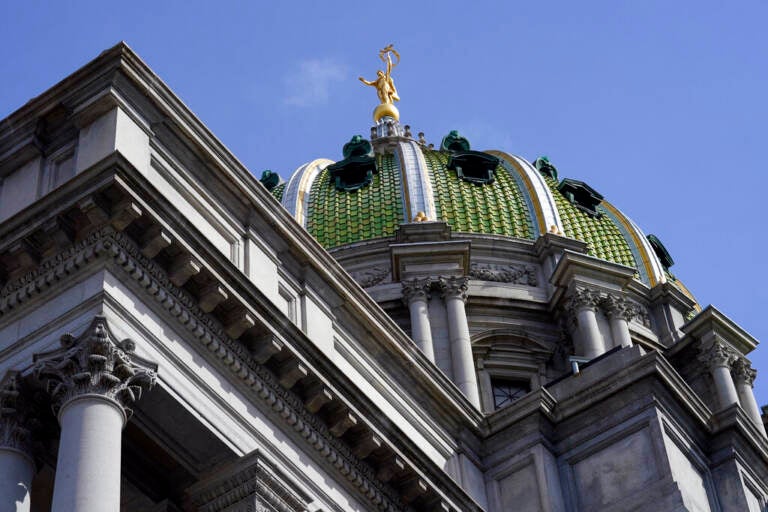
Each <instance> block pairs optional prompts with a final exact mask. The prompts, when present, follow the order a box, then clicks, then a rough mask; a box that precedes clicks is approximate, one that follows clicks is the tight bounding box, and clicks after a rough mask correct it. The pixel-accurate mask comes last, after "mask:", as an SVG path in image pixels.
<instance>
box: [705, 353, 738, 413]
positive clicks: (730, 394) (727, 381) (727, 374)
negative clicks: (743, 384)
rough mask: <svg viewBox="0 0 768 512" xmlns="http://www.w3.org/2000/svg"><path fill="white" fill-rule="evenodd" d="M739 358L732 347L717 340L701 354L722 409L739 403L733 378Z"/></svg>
mask: <svg viewBox="0 0 768 512" xmlns="http://www.w3.org/2000/svg"><path fill="white" fill-rule="evenodd" d="M737 358H738V354H736V352H735V351H734V350H733V349H732V348H731V347H730V346H728V345H727V344H726V343H724V342H722V341H720V340H717V339H716V340H714V341H712V343H711V344H709V346H707V347H705V348H702V349H701V352H700V353H699V360H700V361H701V362H702V363H704V364H705V365H706V367H707V369H708V370H709V372H710V374H711V375H712V380H713V381H714V384H715V391H716V393H717V400H718V405H719V408H720V409H725V408H726V407H729V406H731V405H733V404H736V403H739V398H738V394H737V392H736V387H735V386H734V384H733V379H732V378H731V366H732V364H733V363H734V361H736V359H737Z"/></svg>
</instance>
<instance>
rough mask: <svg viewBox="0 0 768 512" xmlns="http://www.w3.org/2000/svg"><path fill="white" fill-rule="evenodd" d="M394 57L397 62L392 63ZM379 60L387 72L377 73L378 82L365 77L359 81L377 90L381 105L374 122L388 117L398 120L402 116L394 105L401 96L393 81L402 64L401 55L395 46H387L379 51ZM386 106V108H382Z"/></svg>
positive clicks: (375, 113)
mask: <svg viewBox="0 0 768 512" xmlns="http://www.w3.org/2000/svg"><path fill="white" fill-rule="evenodd" d="M392 55H394V56H395V58H396V59H397V60H395V61H394V62H393V61H392ZM379 58H380V59H381V61H382V62H383V63H384V65H385V68H386V71H382V70H378V71H377V72H376V75H377V78H376V80H366V79H365V78H363V77H359V80H360V81H361V82H363V83H364V84H365V85H370V86H372V87H375V88H376V94H377V95H378V97H379V101H380V102H381V104H380V105H379V107H377V108H376V110H375V111H374V114H373V117H374V120H376V121H378V120H379V119H380V118H381V117H383V116H385V115H388V116H391V117H394V118H395V119H398V118H399V117H400V114H399V113H398V111H397V108H395V106H394V103H395V102H396V101H400V96H398V95H397V89H396V88H395V82H394V81H393V80H392V70H393V69H394V68H395V66H397V65H398V64H400V54H399V53H397V50H395V49H394V48H393V46H392V45H391V44H390V45H387V46H385V47H384V48H382V49H381V51H379ZM382 105H386V107H382Z"/></svg>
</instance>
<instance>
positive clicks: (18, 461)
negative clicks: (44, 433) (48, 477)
mask: <svg viewBox="0 0 768 512" xmlns="http://www.w3.org/2000/svg"><path fill="white" fill-rule="evenodd" d="M29 411H30V408H29V404H24V403H23V401H22V399H21V389H20V375H19V374H18V373H17V372H8V373H7V374H6V375H5V377H4V378H3V380H2V382H0V510H8V511H16V512H29V509H30V489H31V487H32V478H33V477H34V476H35V463H34V460H33V458H32V455H31V453H32V451H31V446H30V442H31V439H30V438H31V432H30V424H31V423H32V421H33V418H32V417H31V415H30V413H29Z"/></svg>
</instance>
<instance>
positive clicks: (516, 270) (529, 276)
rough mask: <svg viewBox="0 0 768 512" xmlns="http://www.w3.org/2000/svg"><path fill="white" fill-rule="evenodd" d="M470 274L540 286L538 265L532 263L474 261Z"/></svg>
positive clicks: (477, 277)
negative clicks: (495, 263)
mask: <svg viewBox="0 0 768 512" xmlns="http://www.w3.org/2000/svg"><path fill="white" fill-rule="evenodd" d="M469 276H470V277H471V278H473V279H479V280H481V281H494V282H497V283H512V284H522V285H526V286H534V287H536V286H539V280H538V278H537V277H536V267H534V266H531V265H522V264H515V263H510V264H508V265H491V264H487V265H479V264H477V263H473V264H472V266H471V268H470V269H469Z"/></svg>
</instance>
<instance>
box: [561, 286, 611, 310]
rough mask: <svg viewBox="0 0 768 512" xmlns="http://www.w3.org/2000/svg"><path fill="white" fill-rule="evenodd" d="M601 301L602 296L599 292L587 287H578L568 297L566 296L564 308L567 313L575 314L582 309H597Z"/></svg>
mask: <svg viewBox="0 0 768 512" xmlns="http://www.w3.org/2000/svg"><path fill="white" fill-rule="evenodd" d="M601 301H602V297H601V296H600V293H599V292H597V291H595V290H590V289H589V288H583V287H579V288H576V289H575V290H574V291H573V293H572V294H571V296H570V297H568V301H567V303H566V309H567V310H568V313H569V314H571V315H572V316H576V313H578V312H579V311H581V310H584V309H591V310H593V311H597V309H598V308H599V307H600V302H601Z"/></svg>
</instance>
